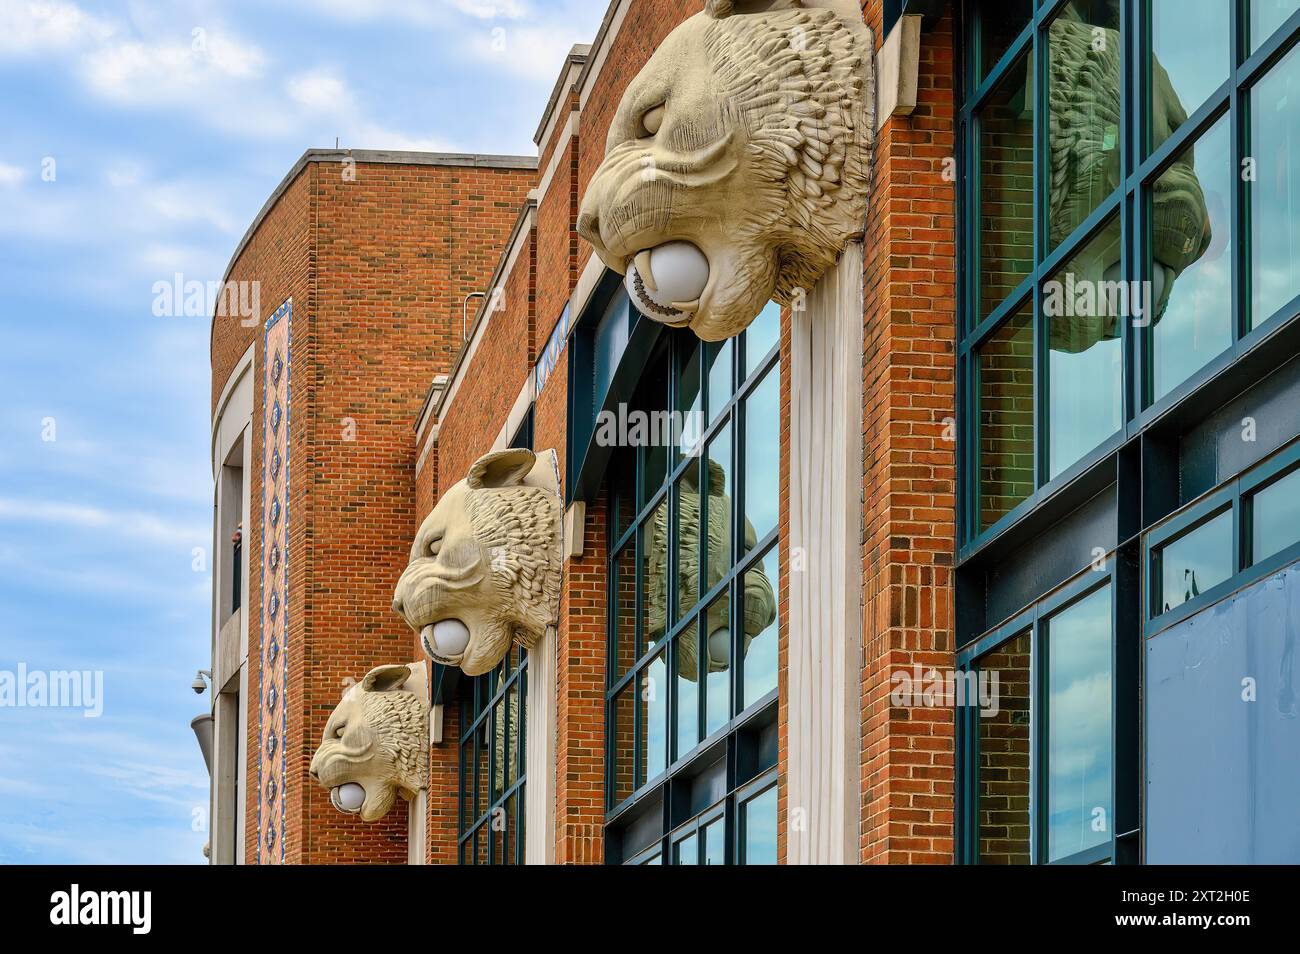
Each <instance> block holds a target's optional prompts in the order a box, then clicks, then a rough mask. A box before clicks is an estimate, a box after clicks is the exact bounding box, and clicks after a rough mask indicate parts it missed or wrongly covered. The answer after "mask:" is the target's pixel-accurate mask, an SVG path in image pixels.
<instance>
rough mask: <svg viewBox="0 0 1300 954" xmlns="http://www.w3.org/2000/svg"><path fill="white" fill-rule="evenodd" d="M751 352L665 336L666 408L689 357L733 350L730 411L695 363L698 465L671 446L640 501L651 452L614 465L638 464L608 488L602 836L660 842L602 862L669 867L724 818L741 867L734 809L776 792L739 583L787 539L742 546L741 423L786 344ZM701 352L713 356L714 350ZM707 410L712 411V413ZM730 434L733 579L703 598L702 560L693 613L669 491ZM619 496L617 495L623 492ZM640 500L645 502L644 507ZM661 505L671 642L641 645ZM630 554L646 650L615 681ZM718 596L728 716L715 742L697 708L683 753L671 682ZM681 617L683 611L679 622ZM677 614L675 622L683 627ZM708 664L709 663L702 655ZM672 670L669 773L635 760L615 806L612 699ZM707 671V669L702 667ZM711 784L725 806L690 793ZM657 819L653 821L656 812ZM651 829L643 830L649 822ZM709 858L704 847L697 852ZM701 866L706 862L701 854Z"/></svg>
mask: <svg viewBox="0 0 1300 954" xmlns="http://www.w3.org/2000/svg"><path fill="white" fill-rule="evenodd" d="M750 345H751V332H745V333H743V334H741V335H740V336H738V337H736V338H733V339H731V340H730V342H727V343H723V344H720V345H719V344H708V343H703V342H699V341H698V339H696V338H695V336H694V335H693V334H692V333H691V332H689V331H671V330H668V331H665V333H664V334H663V335H661V336H660V339H659V341H658V343H657V344H656V346H655V350H654V351H653V353H652V356H651V360H650V361H649V362H647V365H646V367H647V369H653V368H654V367H655V364H656V362H663V367H665V368H666V370H667V374H666V377H667V388H666V389H665V394H664V397H665V399H666V404H665V406H664V409H673V408H678V407H679V406H680V401H679V395H678V389H679V382H680V380H681V378H682V374H683V371H684V370H685V368H686V367H687V366H688V363H689V361H690V359H691V357H692V356H693V355H694V354H695V349H696V348H697V347H698V348H699V349H700V352H699V353H700V355H701V356H703V355H704V354H705V353H716V352H717V351H719V350H721V349H727V352H728V354H727V360H728V362H729V366H728V367H727V368H726V369H724V371H725V372H726V373H729V374H730V392H731V395H730V397H729V398H727V399H726V400H725V401H718V400H716V399H715V396H714V395H711V394H710V393H709V391H710V387H711V378H712V377H713V375H715V374H716V373H717V368H716V367H714V368H710V367H708V366H707V362H705V361H700V362H699V368H700V370H699V374H700V378H699V387H700V390H699V397H698V400H699V403H700V406H701V407H702V408H704V409H705V414H706V416H707V417H709V421H708V423H707V426H706V427H705V428H703V429H702V431H701V433H700V434H699V435H698V440H697V441H696V444H695V447H696V448H697V449H698V451H699V453H698V454H697V455H694V456H692V455H687V454H683V455H681V459H680V460H678V459H677V457H678V453H677V451H676V450H675V449H674V448H668V450H667V455H668V461H667V465H666V467H665V468H664V470H665V476H664V478H663V479H662V481H661V483H660V484H659V485H658V486H657V487H655V488H652V489H651V491H650V492H649V493H648V494H647V493H643V486H644V484H645V481H646V473H647V468H646V456H647V448H645V447H638V448H636V449H635V450H634V451H632V450H631V449H627V452H626V453H625V454H624V455H622V456H623V460H622V461H620V460H619V459H618V456H619V455H616V456H615V459H614V460H613V461H612V463H611V470H610V473H611V474H616V473H618V471H617V468H619V467H627V466H628V465H629V464H630V465H631V467H630V470H631V472H630V473H626V472H624V473H623V474H622V475H621V476H622V479H621V480H617V481H616V480H607V481H606V486H607V488H608V489H609V494H610V500H609V512H610V515H611V516H610V520H609V521H608V523H609V533H610V539H609V548H608V553H609V579H608V592H607V599H608V603H607V605H608V606H609V607H610V608H611V612H610V613H609V614H608V615H609V619H608V627H607V645H608V646H609V647H610V651H609V652H608V654H607V656H608V659H607V663H608V664H607V676H606V705H605V719H606V721H605V725H606V754H605V790H606V791H605V797H606V807H607V813H606V830H607V833H608V832H610V831H618V830H619V829H621V828H623V827H625V826H627V825H628V824H629V823H630V822H631V820H632V819H633V818H636V817H645V818H648V819H649V824H650V825H651V826H652V828H653V830H654V831H655V832H657V833H658V836H657V837H655V838H654V840H653V841H652V842H651V843H649V844H646V845H644V846H641V847H638V848H636V849H635V850H634V851H621V850H619V849H618V848H617V847H614V846H615V845H616V844H617V842H618V839H611V838H610V837H609V836H608V834H607V839H606V856H607V860H609V861H613V862H622V863H627V864H663V863H669V864H671V863H672V859H673V858H674V855H673V851H674V849H675V846H676V845H677V844H678V843H679V842H681V840H682V839H684V838H689V837H690V835H691V834H692V833H693V832H701V831H702V830H703V826H706V825H707V824H708V823H709V822H711V821H713V820H715V819H719V818H720V819H721V824H723V826H724V831H725V835H726V838H725V861H724V863H726V864H737V863H739V859H741V858H742V856H743V848H742V843H741V842H740V840H739V838H740V828H741V825H740V822H739V820H738V812H739V806H740V804H741V803H742V802H744V801H745V800H746V799H748V798H750V797H753V796H754V795H757V794H760V793H761V792H763V791H766V790H767V789H768V788H771V787H773V786H775V785H776V783H777V768H776V707H777V694H778V692H777V689H776V688H772V689H771V690H770V691H767V692H765V693H764V694H763V695H762V697H761V698H758V699H755V700H751V701H749V702H748V704H741V700H742V699H743V698H744V677H745V667H744V665H743V664H742V663H740V660H742V659H743V656H744V654H743V653H742V652H739V648H740V645H741V633H742V626H743V619H744V612H743V609H744V605H745V592H744V578H745V574H746V573H748V572H749V571H751V570H753V569H754V568H755V567H758V566H761V565H762V564H763V562H764V560H765V558H767V557H769V555H770V554H773V553H775V552H776V548H777V546H778V539H779V536H780V525H779V521H778V522H777V525H776V526H774V527H773V528H772V529H771V530H769V531H768V532H766V533H765V534H764V535H763V536H762V537H761V538H759V539H758V540H757V541H756V543H755V545H754V546H753V547H752V548H750V549H748V550H746V548H745V545H744V544H745V541H744V532H745V519H744V515H745V514H746V512H747V507H746V503H745V494H746V492H747V490H748V488H747V486H746V484H747V481H746V480H744V479H741V477H740V475H742V474H743V473H744V472H745V470H744V468H745V459H746V456H745V452H746V446H745V442H746V434H745V414H746V410H747V406H746V402H747V399H748V398H749V397H750V396H751V395H753V394H754V393H755V392H756V391H757V390H758V389H759V387H761V386H762V385H764V384H765V383H766V382H767V381H768V380H769V379H770V376H771V375H774V374H775V375H780V374H781V373H783V369H782V367H781V360H780V351H781V349H780V343H779V336H778V340H777V342H776V343H775V344H773V345H772V346H771V347H770V348H769V349H768V350H767V351H766V353H761V354H753V355H751V354H748V353H747V352H748V350H749V349H750ZM705 349H709V350H708V352H706V351H705ZM645 377H646V378H651V377H653V374H652V373H648V374H647V375H645ZM710 409H711V411H710ZM779 426H780V422H779V420H777V421H773V422H772V428H771V432H770V433H771V439H772V440H773V441H777V440H778V439H779V437H778V435H779ZM727 430H729V432H730V436H731V447H730V455H731V456H730V461H729V473H730V474H732V475H733V477H732V486H731V488H730V491H731V494H732V499H731V514H732V518H733V519H732V521H731V540H730V541H729V543H730V548H731V566H730V568H729V570H728V571H727V572H726V574H725V575H724V576H723V577H722V578H721V579H720V580H718V581H717V582H716V583H715V584H714V585H713V586H711V587H709V589H708V590H707V591H704V589H703V583H704V580H705V569H704V564H705V561H704V560H703V559H702V560H701V561H700V565H701V570H700V573H701V576H700V578H699V580H698V585H697V592H698V597H697V599H696V602H695V604H694V606H693V607H690V608H686V607H681V608H679V607H678V605H677V604H678V597H679V594H678V587H677V585H676V581H677V579H678V577H677V571H678V558H679V551H678V533H679V514H678V509H679V508H678V504H677V500H676V494H675V493H674V488H675V487H676V486H677V485H678V482H679V481H680V480H681V478H682V477H683V476H684V475H685V474H686V473H687V472H688V470H690V468H692V467H697V466H700V462H701V460H702V459H703V458H704V457H705V456H706V452H705V449H706V448H708V447H709V446H710V445H711V442H712V441H713V439H714V438H715V437H717V436H718V435H719V434H721V433H722V432H723V431H727ZM701 471H702V476H701V480H702V482H703V483H704V484H705V485H706V486H705V487H704V488H702V489H703V490H704V491H705V492H706V494H707V481H708V479H709V478H708V473H707V471H708V468H707V467H702V468H701ZM620 488H622V489H620ZM620 493H626V494H629V495H630V497H631V499H632V501H633V503H632V506H631V508H630V512H631V514H632V519H630V520H629V521H628V526H626V527H620V526H618V525H617V523H618V521H617V518H616V516H615V515H616V514H618V513H619V512H620V511H621V509H622V508H621V507H620V503H619V500H618V495H619V494H620ZM642 498H644V500H645V502H644V503H639V502H638V501H640V500H641V499H642ZM661 504H664V505H666V506H667V508H668V514H667V520H668V524H667V525H668V527H669V528H670V529H671V532H670V533H669V540H668V543H667V561H668V562H667V571H666V573H667V578H668V581H669V582H668V586H667V591H668V594H667V608H666V611H665V612H666V620H667V621H666V625H665V631H664V635H663V636H662V637H661V638H660V639H659V640H658V641H657V642H655V643H654V644H653V645H649V641H648V640H647V639H646V638H645V635H644V633H643V628H644V624H645V618H646V614H645V609H644V606H643V605H642V603H643V594H644V592H645V586H644V579H643V578H644V565H645V561H644V558H643V553H644V551H643V543H642V541H643V539H644V536H645V529H646V528H647V527H648V526H649V525H650V522H651V521H652V520H653V516H654V514H655V512H656V510H657V508H658V507H659V506H660V505H661ZM707 510H708V508H707V507H701V514H700V531H699V537H700V539H701V540H707V538H708V512H707ZM629 546H630V547H632V551H633V554H634V559H633V562H632V565H633V566H634V567H635V570H634V572H635V574H636V594H637V596H636V612H635V634H634V636H633V638H634V639H635V640H636V645H637V647H643V646H644V647H645V648H644V649H641V650H640V652H639V654H638V658H637V659H636V661H635V662H634V663H633V664H631V665H629V666H628V669H627V672H624V673H617V662H616V654H617V640H618V638H619V634H618V632H617V629H618V621H617V619H616V618H615V612H614V609H613V608H614V607H615V606H616V594H617V592H618V590H619V584H620V580H619V575H620V567H619V565H618V563H619V561H618V557H619V555H620V554H622V553H623V552H624V550H625V548H627V547H629ZM772 585H773V587H774V588H775V587H776V586H777V581H775V580H773V581H772ZM719 598H726V599H728V601H729V606H730V614H729V624H730V629H729V638H730V643H731V652H730V656H729V658H730V660H731V661H732V663H731V665H730V666H729V667H728V670H727V672H728V708H727V713H726V715H727V718H726V719H725V720H723V722H722V724H721V725H719V726H718V727H717V728H715V729H714V731H712V732H708V733H706V731H705V726H706V723H705V718H706V713H705V707H704V706H699V707H698V709H697V716H698V718H699V719H700V723H699V725H698V727H697V732H696V733H695V736H696V739H697V742H696V744H695V745H694V746H692V747H691V748H690V749H689V751H685V752H679V751H677V747H678V731H677V722H678V717H679V715H680V712H679V706H678V698H677V697H678V691H679V690H678V679H677V678H675V674H676V673H677V667H678V652H679V637H680V636H681V634H683V633H684V632H686V631H687V630H688V629H690V628H691V627H692V626H696V627H699V629H698V632H699V633H700V634H706V633H707V629H706V628H705V627H704V621H705V616H706V613H707V611H708V609H709V607H711V606H712V605H713V603H714V602H715V601H716V600H718V599H719ZM679 609H680V610H682V612H680V614H679ZM679 615H680V618H678V617H679ZM699 638H700V642H699V644H698V645H700V646H702V645H703V643H704V639H705V636H703V635H701V636H700V637H699ZM697 655H698V656H700V657H702V656H703V653H699V654H697ZM660 658H662V659H664V660H666V661H667V667H666V671H667V672H668V673H670V674H672V676H670V678H668V679H666V683H667V684H666V686H665V689H666V692H667V708H668V722H667V728H666V733H667V734H666V738H665V744H666V746H667V754H666V757H665V758H666V762H667V765H668V767H667V770H666V771H664V772H662V773H656V774H655V775H654V776H653V777H651V778H641V777H639V776H640V772H641V768H640V760H639V758H637V760H636V765H635V769H634V771H635V776H634V780H633V790H632V793H631V794H630V795H629V796H628V797H625V798H623V799H621V800H617V799H616V791H615V788H616V784H617V778H616V771H617V768H616V756H617V751H616V748H617V744H618V743H617V741H616V740H615V739H614V736H615V733H616V732H617V731H618V728H617V712H616V700H617V698H618V695H619V694H620V693H621V692H624V691H635V687H636V686H639V685H640V684H641V680H642V679H643V678H644V676H645V674H646V672H647V670H648V668H649V666H650V665H651V664H652V663H653V662H655V661H656V660H657V659H660ZM701 666H702V663H701ZM696 686H697V692H699V693H700V694H704V693H705V691H706V689H705V686H704V680H703V678H701V679H700V681H699V682H697V683H696ZM632 709H633V713H634V716H633V719H634V725H633V740H634V741H633V751H634V752H637V751H639V746H640V740H641V739H642V738H643V737H644V735H643V733H644V731H645V728H644V726H643V725H642V722H643V715H642V711H643V710H642V707H641V706H639V705H633V707H632ZM705 778H707V779H708V780H709V784H710V785H712V786H713V787H714V790H715V791H716V792H717V793H718V796H719V797H716V798H713V797H710V798H709V800H708V803H707V804H705V805H700V804H699V803H698V800H697V799H696V797H695V796H694V795H693V794H692V792H691V790H692V788H694V789H695V790H696V791H698V790H699V789H700V788H701V787H702V782H701V781H700V780H701V779H705ZM656 813H658V817H657V818H655V817H654V816H655V814H656ZM643 824H644V823H643ZM701 851H702V847H701ZM701 857H702V855H701Z"/></svg>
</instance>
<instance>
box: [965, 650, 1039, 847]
mask: <svg viewBox="0 0 1300 954" xmlns="http://www.w3.org/2000/svg"><path fill="white" fill-rule="evenodd" d="M1030 645H1031V636H1030V633H1029V632H1028V631H1026V632H1023V633H1021V634H1020V635H1019V636H1016V637H1014V638H1013V639H1010V640H1008V641H1007V642H1005V643H1003V644H1002V645H1001V646H999V647H998V648H997V649H995V650H993V651H992V652H990V653H987V654H985V655H984V656H981V657H980V660H979V668H978V674H979V678H980V679H982V680H985V685H987V686H989V687H990V690H991V687H992V685H993V683H992V680H993V679H994V678H996V679H997V712H996V713H995V714H991V715H988V716H987V717H986V715H985V713H984V712H983V711H981V712H980V714H979V717H978V720H977V721H978V731H979V778H978V794H977V798H978V806H979V807H978V812H979V821H978V825H979V863H980V864H983V865H1027V864H1029V861H1030V857H1031V855H1030V847H1029V846H1030V824H1029V813H1030V806H1031V801H1030V776H1029V766H1030V748H1029V747H1030V744H1031V743H1030V733H1029V724H1030V723H1029V713H1030V699H1032V698H1033V694H1032V691H1031V688H1030V675H1031V668H1030Z"/></svg>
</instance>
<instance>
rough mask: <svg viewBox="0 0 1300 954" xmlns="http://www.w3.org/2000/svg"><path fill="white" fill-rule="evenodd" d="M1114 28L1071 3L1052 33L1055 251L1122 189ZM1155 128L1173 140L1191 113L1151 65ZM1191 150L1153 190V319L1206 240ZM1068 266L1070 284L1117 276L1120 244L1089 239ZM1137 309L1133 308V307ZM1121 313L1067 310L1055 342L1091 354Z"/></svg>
mask: <svg viewBox="0 0 1300 954" xmlns="http://www.w3.org/2000/svg"><path fill="white" fill-rule="evenodd" d="M1122 43H1123V40H1122V37H1121V36H1120V34H1119V32H1118V31H1117V30H1115V29H1111V28H1109V27H1107V26H1101V25H1097V24H1095V23H1091V22H1090V23H1085V22H1083V20H1082V19H1081V17H1080V15H1079V14H1078V12H1077V11H1076V9H1075V8H1074V7H1073V6H1069V5H1067V6H1066V8H1065V9H1064V10H1063V11H1062V13H1061V14H1060V15H1059V16H1057V17H1056V19H1055V20H1053V21H1052V26H1051V28H1050V30H1049V33H1048V51H1049V63H1048V76H1049V82H1048V98H1049V104H1048V105H1049V110H1048V115H1049V120H1050V127H1049V129H1048V136H1047V139H1048V168H1047V169H1046V170H1045V172H1046V175H1047V177H1048V213H1047V214H1048V223H1049V232H1050V247H1052V248H1055V247H1056V246H1057V245H1059V244H1060V243H1061V242H1062V241H1064V240H1065V239H1066V238H1068V237H1069V235H1070V234H1071V233H1072V232H1073V231H1074V230H1075V229H1076V228H1077V227H1078V226H1079V225H1081V224H1082V223H1083V221H1084V220H1085V219H1086V218H1087V217H1088V215H1089V214H1090V213H1091V212H1092V211H1093V210H1094V209H1095V208H1096V206H1097V204H1098V203H1099V202H1100V201H1101V200H1102V199H1103V198H1105V197H1106V196H1108V195H1110V194H1111V193H1112V192H1113V191H1114V190H1115V189H1116V188H1117V187H1118V186H1119V185H1120V174H1121V171H1120V153H1121V149H1120V142H1121V136H1120V127H1121V116H1120V57H1121V51H1122ZM1151 82H1152V96H1151V100H1152V126H1153V132H1154V133H1156V134H1158V135H1161V136H1162V137H1163V136H1167V135H1168V134H1169V133H1170V132H1172V131H1173V130H1174V129H1176V128H1178V127H1179V126H1181V125H1182V123H1183V122H1184V121H1185V120H1186V119H1187V112H1186V110H1185V109H1184V108H1183V105H1182V103H1181V102H1180V101H1179V99H1178V94H1177V93H1176V92H1175V91H1174V88H1173V84H1172V83H1171V82H1170V80H1169V76H1168V74H1167V73H1166V72H1165V70H1164V68H1163V67H1162V66H1161V65H1160V63H1159V62H1158V61H1156V60H1155V59H1154V58H1153V59H1152V62H1151ZM1193 163H1194V157H1193V151H1192V150H1191V149H1188V150H1186V151H1185V152H1184V153H1183V154H1182V155H1181V156H1179V157H1178V158H1177V159H1176V160H1175V161H1174V162H1173V163H1172V164H1171V165H1170V166H1169V167H1168V168H1167V170H1166V172H1164V173H1163V174H1162V175H1161V176H1160V178H1159V179H1158V180H1157V182H1156V183H1155V184H1154V186H1153V187H1152V193H1153V194H1152V225H1153V228H1152V235H1151V240H1152V257H1153V261H1154V265H1153V268H1152V275H1151V301H1150V306H1151V309H1152V314H1151V320H1153V321H1159V320H1160V317H1161V316H1162V315H1163V313H1164V309H1165V306H1166V305H1167V304H1168V302H1169V294H1170V291H1171V289H1172V288H1173V284H1174V281H1175V280H1176V279H1177V278H1178V276H1179V275H1181V274H1182V272H1183V271H1184V270H1185V269H1186V268H1187V267H1188V266H1190V265H1191V264H1192V263H1194V262H1196V261H1197V260H1198V259H1200V258H1201V256H1202V255H1204V254H1205V252H1206V250H1207V249H1208V248H1209V246H1210V238H1211V234H1210V217H1209V214H1208V211H1207V209H1206V202H1205V195H1204V193H1203V191H1202V189H1201V184H1200V181H1199V180H1198V179H1197V176H1196V172H1195V169H1194V166H1193ZM1085 245H1086V248H1084V249H1083V250H1082V252H1081V253H1080V258H1082V260H1079V258H1076V259H1075V260H1074V265H1073V267H1072V268H1071V272H1072V273H1073V275H1074V282H1075V283H1076V284H1077V283H1080V282H1103V281H1105V282H1109V281H1118V280H1119V278H1120V268H1119V262H1120V260H1121V258H1122V255H1121V252H1122V249H1121V247H1120V245H1119V240H1118V239H1117V240H1116V242H1114V243H1099V242H1095V241H1094V242H1091V243H1085ZM1130 310H1133V309H1130ZM1119 321H1120V316H1118V315H1116V314H1101V315H1095V316H1077V317H1076V316H1073V315H1071V316H1067V317H1066V318H1064V319H1061V320H1055V321H1053V322H1052V342H1051V345H1052V348H1053V350H1057V351H1068V352H1080V351H1086V350H1087V349H1088V348H1090V347H1092V346H1093V345H1094V344H1096V343H1097V342H1098V341H1102V340H1106V339H1114V338H1118V337H1119V335H1120V327H1119Z"/></svg>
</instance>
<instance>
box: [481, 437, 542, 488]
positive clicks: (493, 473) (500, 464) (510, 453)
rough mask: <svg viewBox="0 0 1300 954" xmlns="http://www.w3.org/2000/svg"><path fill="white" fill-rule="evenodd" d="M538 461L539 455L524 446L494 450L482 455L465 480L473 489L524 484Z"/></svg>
mask: <svg viewBox="0 0 1300 954" xmlns="http://www.w3.org/2000/svg"><path fill="white" fill-rule="evenodd" d="M536 462H537V455H536V454H534V453H533V452H532V451H530V450H528V449H527V448H524V447H513V448H511V449H509V450H503V451H494V452H493V453H491V454H485V455H483V456H482V457H480V458H479V459H478V460H477V461H476V462H475V464H474V466H473V467H471V468H470V469H469V476H468V477H466V478H465V482H466V483H468V484H469V487H470V489H471V490H483V489H484V488H498V487H509V486H510V485H511V484H522V483H523V482H524V478H525V477H527V476H528V472H529V471H530V470H532V469H533V464H535V463H536Z"/></svg>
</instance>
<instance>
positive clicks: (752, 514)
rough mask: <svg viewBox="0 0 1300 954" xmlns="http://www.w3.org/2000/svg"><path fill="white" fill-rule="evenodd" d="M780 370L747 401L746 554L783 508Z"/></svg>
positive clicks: (776, 369)
mask: <svg viewBox="0 0 1300 954" xmlns="http://www.w3.org/2000/svg"><path fill="white" fill-rule="evenodd" d="M780 402H781V372H780V367H779V366H778V367H777V368H774V369H773V370H772V371H770V372H768V374H767V376H766V377H765V378H764V379H763V381H762V383H761V384H759V385H758V387H756V388H755V389H754V390H753V392H751V393H750V395H749V397H748V398H746V399H745V462H744V463H745V468H744V476H745V518H746V519H747V520H748V521H749V523H748V525H747V526H746V527H745V535H744V544H745V551H746V552H748V551H749V550H752V549H753V548H754V547H755V546H756V545H757V543H758V541H759V540H762V539H763V538H764V537H766V536H767V535H768V534H769V533H770V532H771V531H772V530H773V529H775V528H776V521H777V513H778V512H779V510H780V505H781V442H780V440H773V439H772V435H773V433H774V432H775V433H777V434H779V433H780V430H781V403H780Z"/></svg>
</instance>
